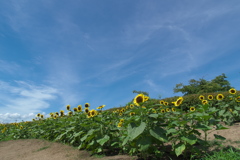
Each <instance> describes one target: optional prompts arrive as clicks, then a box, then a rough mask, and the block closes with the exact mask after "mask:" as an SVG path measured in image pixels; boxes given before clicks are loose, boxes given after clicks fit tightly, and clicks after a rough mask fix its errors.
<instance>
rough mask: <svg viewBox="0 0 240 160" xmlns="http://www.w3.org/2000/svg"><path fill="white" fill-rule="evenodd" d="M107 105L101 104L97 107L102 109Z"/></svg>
mask: <svg viewBox="0 0 240 160" xmlns="http://www.w3.org/2000/svg"><path fill="white" fill-rule="evenodd" d="M105 106H106V105H101V106H99V107H97V109H102V108H103V107H105Z"/></svg>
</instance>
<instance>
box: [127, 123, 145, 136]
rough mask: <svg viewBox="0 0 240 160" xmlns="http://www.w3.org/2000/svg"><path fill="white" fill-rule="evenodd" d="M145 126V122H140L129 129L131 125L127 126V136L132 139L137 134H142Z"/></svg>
mask: <svg viewBox="0 0 240 160" xmlns="http://www.w3.org/2000/svg"><path fill="white" fill-rule="evenodd" d="M145 128H146V123H145V122H141V124H140V126H138V127H134V128H132V129H131V127H129V132H128V136H129V138H130V140H134V139H135V138H136V137H137V136H139V135H140V134H142V133H143V131H144V129H145Z"/></svg>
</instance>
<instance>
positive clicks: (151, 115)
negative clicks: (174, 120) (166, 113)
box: [148, 114, 158, 118]
mask: <svg viewBox="0 0 240 160" xmlns="http://www.w3.org/2000/svg"><path fill="white" fill-rule="evenodd" d="M148 116H149V117H152V118H157V117H158V114H150V115H148Z"/></svg>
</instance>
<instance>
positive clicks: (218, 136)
mask: <svg viewBox="0 0 240 160" xmlns="http://www.w3.org/2000/svg"><path fill="white" fill-rule="evenodd" d="M214 137H215V138H216V139H220V140H225V139H226V138H225V137H223V136H221V135H217V134H214Z"/></svg>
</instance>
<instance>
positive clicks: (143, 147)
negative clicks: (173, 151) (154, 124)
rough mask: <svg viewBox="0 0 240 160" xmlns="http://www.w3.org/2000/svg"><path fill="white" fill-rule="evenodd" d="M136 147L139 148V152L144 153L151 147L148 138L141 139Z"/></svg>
mask: <svg viewBox="0 0 240 160" xmlns="http://www.w3.org/2000/svg"><path fill="white" fill-rule="evenodd" d="M137 145H138V146H139V147H140V151H146V150H147V149H148V148H149V147H150V146H151V145H152V142H151V139H150V137H142V138H141V139H140V140H139V141H138V142H137Z"/></svg>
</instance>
